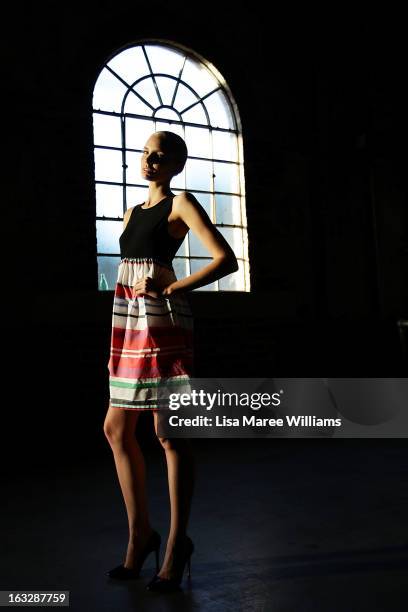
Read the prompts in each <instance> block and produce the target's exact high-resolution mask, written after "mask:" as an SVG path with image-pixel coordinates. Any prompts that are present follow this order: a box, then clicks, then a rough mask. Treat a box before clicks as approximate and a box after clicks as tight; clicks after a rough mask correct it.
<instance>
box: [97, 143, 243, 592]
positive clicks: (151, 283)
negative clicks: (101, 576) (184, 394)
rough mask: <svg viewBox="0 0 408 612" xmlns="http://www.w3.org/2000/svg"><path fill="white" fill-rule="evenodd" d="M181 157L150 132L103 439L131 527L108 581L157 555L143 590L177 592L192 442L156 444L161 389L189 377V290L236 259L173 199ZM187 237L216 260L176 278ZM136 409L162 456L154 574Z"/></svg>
mask: <svg viewBox="0 0 408 612" xmlns="http://www.w3.org/2000/svg"><path fill="white" fill-rule="evenodd" d="M186 159H187V147H186V145H185V142H184V140H183V139H182V138H180V137H179V136H178V135H177V134H174V133H173V132H155V133H154V134H152V135H151V136H150V138H149V139H148V140H147V142H146V145H145V147H144V150H143V154H142V158H141V174H142V177H143V178H144V179H146V180H148V181H149V193H148V196H147V200H146V202H144V203H143V204H139V205H137V206H134V207H132V208H130V209H128V210H127V211H126V213H125V216H124V231H123V233H122V235H121V237H120V247H121V262H120V264H119V270H118V280H117V283H116V288H115V297H114V304H113V319H112V338H111V355H110V360H109V365H108V368H109V373H110V377H109V384H110V404H109V408H108V412H107V415H106V419H105V423H104V432H105V435H106V437H107V439H108V441H109V444H110V446H111V448H112V451H113V455H114V460H115V465H116V469H117V473H118V478H119V482H120V486H121V489H122V493H123V497H124V501H125V504H126V510H127V515H128V522H129V542H128V547H127V553H126V559H125V561H124V564H122V565H119V566H118V567H116V568H114V569H113V570H110V572H108V575H109V576H110V577H112V578H118V579H128V578H136V577H138V575H139V571H140V569H141V567H142V565H143V562H144V560H145V559H146V557H147V556H148V554H149V553H150V552H153V551H155V552H156V574H155V576H154V577H153V579H152V580H151V582H150V583H149V584H148V585H147V588H148V589H150V590H156V591H170V590H173V589H177V588H179V584H180V582H181V578H182V575H183V571H184V567H185V564H186V562H189V561H190V558H191V554H192V552H193V549H194V545H193V542H192V540H191V538H189V537H188V536H187V533H186V531H187V523H188V518H189V513H190V506H191V498H192V493H193V486H194V464H193V456H192V449H191V444H190V441H189V440H187V439H183V438H172V439H169V438H161V437H159V436H158V428H157V424H158V418H157V417H158V410H159V409H160V402H159V398H158V396H157V387H158V383H159V382H160V381H168V380H171V381H172V382H173V383H174V382H177V383H178V382H180V383H181V384H183V382H184V383H185V382H186V381H188V379H189V377H191V376H192V375H193V333H192V330H193V324H192V316H191V310H190V306H189V301H188V299H187V297H186V295H185V292H186V291H189V290H192V289H194V288H195V287H201V286H203V285H207V284H208V283H210V282H212V281H214V280H216V279H219V278H221V277H223V276H226V275H227V274H231V273H232V272H234V271H236V270H237V269H238V264H237V260H236V257H235V255H234V253H233V251H232V249H231V248H230V246H229V245H228V243H227V242H226V241H225V239H224V238H223V236H222V235H221V234H220V232H219V231H218V230H217V229H216V228H215V226H214V225H213V224H212V223H211V220H210V219H209V217H208V215H207V213H206V212H205V211H204V209H203V208H202V206H201V205H200V204H199V203H198V201H197V200H196V198H195V197H194V196H193V195H192V194H190V193H188V192H183V193H180V194H179V195H174V194H173V193H172V192H171V189H170V182H171V180H172V178H173V177H174V176H175V175H177V174H179V173H180V172H181V171H182V170H183V168H184V165H185V162H186ZM189 229H192V230H193V232H194V233H195V234H196V236H197V237H198V238H199V240H200V241H201V242H202V244H203V245H204V246H205V247H206V248H207V249H208V251H209V252H210V253H211V255H212V258H213V261H212V262H211V263H209V264H208V265H206V266H204V267H203V268H201V269H200V270H198V271H196V272H195V273H194V274H191V275H190V276H187V277H185V278H182V279H180V280H177V277H176V276H175V274H174V270H173V266H172V260H173V258H174V256H175V253H176V252H177V251H178V249H179V248H180V246H181V244H182V242H183V240H184V238H185V236H186V234H187V232H188V231H189ZM141 410H151V411H152V412H153V416H154V426H155V432H156V435H157V436H158V438H159V441H160V443H161V445H162V446H163V448H164V450H165V454H166V461H167V470H168V482H169V493H170V509H171V523H170V531H169V535H168V539H167V546H166V552H165V556H164V560H163V563H162V565H161V568H160V571H159V563H158V552H159V547H160V541H161V538H160V535H159V534H158V533H157V532H156V531H155V530H154V529H152V527H151V525H150V522H149V516H148V509H147V499H146V488H145V464H144V458H143V455H142V452H141V449H140V446H139V444H138V442H137V440H136V438H135V435H134V434H135V428H136V424H137V420H138V417H139V414H140V411H141Z"/></svg>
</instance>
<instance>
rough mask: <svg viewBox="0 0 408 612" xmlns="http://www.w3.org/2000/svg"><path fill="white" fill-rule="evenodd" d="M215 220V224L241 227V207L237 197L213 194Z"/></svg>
mask: <svg viewBox="0 0 408 612" xmlns="http://www.w3.org/2000/svg"><path fill="white" fill-rule="evenodd" d="M215 218H216V222H217V223H226V224H228V225H241V207H240V198H239V197H238V196H226V195H219V194H217V193H216V194H215Z"/></svg>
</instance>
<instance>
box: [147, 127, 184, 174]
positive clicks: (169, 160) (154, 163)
mask: <svg viewBox="0 0 408 612" xmlns="http://www.w3.org/2000/svg"><path fill="white" fill-rule="evenodd" d="M140 169H141V174H142V178H144V179H146V180H147V181H166V180H168V181H170V180H171V179H172V177H173V176H174V174H176V172H177V171H178V168H177V163H176V161H175V160H174V158H173V157H172V155H171V153H170V152H169V151H168V150H166V148H165V147H163V143H162V141H161V138H160V136H155V135H152V136H150V138H149V139H148V140H147V142H146V144H145V146H144V149H143V153H142V157H141V160H140Z"/></svg>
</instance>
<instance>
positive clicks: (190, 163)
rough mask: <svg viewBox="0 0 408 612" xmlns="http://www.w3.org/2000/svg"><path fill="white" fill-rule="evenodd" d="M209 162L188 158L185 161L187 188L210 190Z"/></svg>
mask: <svg viewBox="0 0 408 612" xmlns="http://www.w3.org/2000/svg"><path fill="white" fill-rule="evenodd" d="M211 174H212V164H211V162H206V161H200V160H197V159H188V160H187V163H186V175H187V189H189V190H191V191H193V190H194V189H200V190H203V191H211Z"/></svg>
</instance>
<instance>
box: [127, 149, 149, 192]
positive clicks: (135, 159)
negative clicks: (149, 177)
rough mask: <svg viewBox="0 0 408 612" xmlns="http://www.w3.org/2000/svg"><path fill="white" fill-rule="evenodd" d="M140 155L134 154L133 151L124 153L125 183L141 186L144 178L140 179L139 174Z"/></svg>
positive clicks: (140, 175)
mask: <svg viewBox="0 0 408 612" xmlns="http://www.w3.org/2000/svg"><path fill="white" fill-rule="evenodd" d="M141 159H142V154H141V153H135V152H134V151H126V164H127V168H126V182H127V183H133V184H138V185H141V186H142V185H143V184H144V182H145V180H146V179H145V178H144V177H142V173H141V165H140V164H141Z"/></svg>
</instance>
